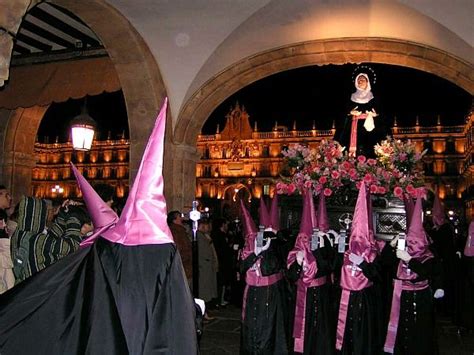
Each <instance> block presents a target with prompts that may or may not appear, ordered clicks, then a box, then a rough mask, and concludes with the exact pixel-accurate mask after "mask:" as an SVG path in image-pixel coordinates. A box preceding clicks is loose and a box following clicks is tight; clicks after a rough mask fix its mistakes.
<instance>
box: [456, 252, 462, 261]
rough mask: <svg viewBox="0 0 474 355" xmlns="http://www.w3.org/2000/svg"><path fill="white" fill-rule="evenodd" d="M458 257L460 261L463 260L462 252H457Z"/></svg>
mask: <svg viewBox="0 0 474 355" xmlns="http://www.w3.org/2000/svg"><path fill="white" fill-rule="evenodd" d="M456 255H457V257H458V259H461V258H462V254H461V252H460V251H457V252H456Z"/></svg>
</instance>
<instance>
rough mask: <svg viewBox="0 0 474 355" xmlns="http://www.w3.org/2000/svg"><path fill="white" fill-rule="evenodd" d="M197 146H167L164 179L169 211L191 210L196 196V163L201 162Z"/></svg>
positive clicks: (169, 143) (172, 144) (170, 144)
mask: <svg viewBox="0 0 474 355" xmlns="http://www.w3.org/2000/svg"><path fill="white" fill-rule="evenodd" d="M199 158H200V157H199V154H198V153H197V149H196V146H189V145H185V144H174V143H171V142H167V144H166V145H165V160H164V172H163V175H164V179H165V196H166V204H167V206H168V211H171V210H180V211H181V210H185V211H186V210H189V209H191V204H192V201H193V200H194V198H195V195H196V163H197V162H198V160H199Z"/></svg>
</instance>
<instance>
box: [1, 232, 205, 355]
mask: <svg viewBox="0 0 474 355" xmlns="http://www.w3.org/2000/svg"><path fill="white" fill-rule="evenodd" d="M197 352H198V347H197V339H196V326H195V308H194V302H193V299H192V296H191V293H190V291H189V287H188V285H187V282H186V278H185V276H184V270H183V267H182V263H181V258H180V256H179V254H178V253H177V251H176V247H175V245H174V244H162V245H143V246H123V245H121V244H114V243H110V242H108V241H106V240H104V239H99V240H98V241H97V242H96V243H95V244H94V245H93V246H89V247H87V248H84V249H81V250H79V251H77V252H76V253H74V254H71V255H69V256H68V257H66V258H64V259H62V260H60V261H59V262H57V263H55V264H54V265H52V266H50V267H48V268H46V269H44V270H42V271H41V272H39V273H37V274H36V275H35V276H33V277H31V278H29V279H28V280H25V281H24V282H22V283H21V284H20V285H18V286H16V287H14V288H12V289H11V290H9V291H7V292H6V293H4V294H3V295H0V353H1V354H2V355H8V354H152V353H153V354H158V353H160V354H161V353H166V354H196V353H197Z"/></svg>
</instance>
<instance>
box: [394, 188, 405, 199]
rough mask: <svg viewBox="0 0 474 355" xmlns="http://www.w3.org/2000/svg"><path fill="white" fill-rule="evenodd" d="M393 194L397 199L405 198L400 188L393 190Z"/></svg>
mask: <svg viewBox="0 0 474 355" xmlns="http://www.w3.org/2000/svg"><path fill="white" fill-rule="evenodd" d="M393 194H394V195H395V197H398V198H401V197H402V196H403V189H402V188H401V187H400V186H395V188H394V189H393Z"/></svg>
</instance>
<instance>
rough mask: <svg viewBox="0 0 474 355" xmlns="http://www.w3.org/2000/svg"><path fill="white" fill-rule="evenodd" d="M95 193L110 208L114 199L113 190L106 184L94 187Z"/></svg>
mask: <svg viewBox="0 0 474 355" xmlns="http://www.w3.org/2000/svg"><path fill="white" fill-rule="evenodd" d="M94 190H95V192H97V195H99V196H100V198H101V199H102V200H103V201H104V202H105V203H106V204H107V205H108V206H109V207H112V205H113V203H114V197H115V189H114V187H113V186H111V185H108V184H97V185H95V186H94Z"/></svg>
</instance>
